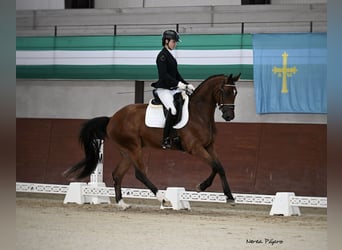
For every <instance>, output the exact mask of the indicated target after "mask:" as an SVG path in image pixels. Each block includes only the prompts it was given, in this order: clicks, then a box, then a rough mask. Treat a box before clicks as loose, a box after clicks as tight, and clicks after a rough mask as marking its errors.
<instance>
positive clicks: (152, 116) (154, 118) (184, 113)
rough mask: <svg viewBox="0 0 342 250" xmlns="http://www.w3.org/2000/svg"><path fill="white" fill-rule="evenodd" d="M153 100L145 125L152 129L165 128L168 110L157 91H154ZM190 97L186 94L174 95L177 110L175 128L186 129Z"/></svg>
mask: <svg viewBox="0 0 342 250" xmlns="http://www.w3.org/2000/svg"><path fill="white" fill-rule="evenodd" d="M152 93H153V99H151V100H150V101H149V104H148V106H147V109H146V114H145V124H146V126H148V127H152V128H164V124H165V117H166V114H167V109H166V108H165V107H164V105H163V104H162V102H161V101H160V99H159V97H158V95H157V93H156V91H155V89H154V90H153V91H152ZM188 104H189V97H188V96H187V95H186V94H185V93H184V92H180V93H176V94H175V95H174V105H175V108H176V110H177V117H176V122H175V125H174V126H173V128H175V129H180V128H182V127H184V126H185V125H186V124H187V122H188V120H189V110H188Z"/></svg>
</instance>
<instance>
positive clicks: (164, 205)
mask: <svg viewBox="0 0 342 250" xmlns="http://www.w3.org/2000/svg"><path fill="white" fill-rule="evenodd" d="M162 206H163V207H164V208H172V204H171V202H170V201H169V200H163V201H162Z"/></svg>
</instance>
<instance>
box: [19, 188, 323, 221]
mask: <svg viewBox="0 0 342 250" xmlns="http://www.w3.org/2000/svg"><path fill="white" fill-rule="evenodd" d="M72 185H74V186H76V187H77V188H79V196H80V197H79V198H77V197H76V199H75V197H74V199H73V200H70V199H69V200H68V201H66V200H64V203H69V202H75V203H79V204H83V203H94V204H98V203H110V201H109V197H115V192H114V188H111V187H97V186H92V184H91V183H88V184H87V183H81V182H77V183H71V184H70V185H58V184H41V183H25V182H17V183H16V191H17V192H28V193H44V194H64V195H66V197H67V194H68V191H70V189H71V188H72ZM169 191H170V192H169ZM175 191H176V192H175ZM161 192H163V193H164V194H165V195H166V197H167V198H168V199H170V198H171V199H170V201H171V203H172V207H171V208H173V209H175V210H178V209H190V206H189V202H196V201H197V202H218V203H226V196H225V195H224V194H223V193H216V192H195V191H185V189H184V188H172V187H171V188H167V190H161ZM168 192H169V193H170V195H169V196H170V197H168V195H167V194H168ZM175 193H176V196H177V197H176V198H175V199H172V195H174V194H175ZM122 195H123V197H124V198H138V199H156V197H155V195H154V194H153V193H152V192H151V191H150V190H148V189H138V188H122ZM233 197H234V198H235V203H236V204H251V205H269V206H272V209H271V212H270V215H284V216H289V215H300V211H299V207H314V208H327V198H326V197H308V196H295V195H294V193H291V192H280V193H277V194H276V195H260V194H237V193H233ZM87 198H88V199H87ZM89 198H90V199H89ZM94 198H97V199H94ZM101 198H107V199H108V200H107V199H101ZM284 200H285V202H284ZM277 204H278V205H277ZM161 208H164V207H161Z"/></svg>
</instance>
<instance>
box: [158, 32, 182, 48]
mask: <svg viewBox="0 0 342 250" xmlns="http://www.w3.org/2000/svg"><path fill="white" fill-rule="evenodd" d="M166 39H168V40H171V39H172V40H175V41H176V42H179V41H180V39H179V35H178V33H177V32H176V31H174V30H165V31H164V33H163V37H162V44H163V46H164V45H165V40H166Z"/></svg>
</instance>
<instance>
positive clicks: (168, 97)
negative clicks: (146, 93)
mask: <svg viewBox="0 0 342 250" xmlns="http://www.w3.org/2000/svg"><path fill="white" fill-rule="evenodd" d="M156 92H157V95H158V96H159V99H160V100H161V102H162V103H163V104H164V106H165V107H166V109H168V110H169V109H171V113H172V115H175V114H177V110H176V108H175V105H174V104H173V95H174V94H176V93H179V92H182V90H180V89H178V88H177V89H173V90H170V89H162V88H158V89H157V90H156Z"/></svg>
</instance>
